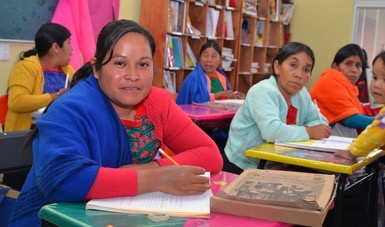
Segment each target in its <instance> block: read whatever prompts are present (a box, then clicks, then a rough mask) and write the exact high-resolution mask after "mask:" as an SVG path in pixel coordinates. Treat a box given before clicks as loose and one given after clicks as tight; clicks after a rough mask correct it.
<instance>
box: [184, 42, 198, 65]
mask: <svg viewBox="0 0 385 227" xmlns="http://www.w3.org/2000/svg"><path fill="white" fill-rule="evenodd" d="M196 63H197V59H196V58H195V55H194V52H193V51H192V49H191V46H190V44H189V43H187V45H186V60H185V64H186V67H188V68H194V67H195V66H196Z"/></svg>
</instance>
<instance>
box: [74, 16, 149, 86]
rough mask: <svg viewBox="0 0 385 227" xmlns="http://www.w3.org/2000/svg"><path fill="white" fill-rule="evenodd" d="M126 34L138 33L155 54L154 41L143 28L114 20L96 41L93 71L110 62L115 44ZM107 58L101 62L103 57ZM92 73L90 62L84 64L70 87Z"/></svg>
mask: <svg viewBox="0 0 385 227" xmlns="http://www.w3.org/2000/svg"><path fill="white" fill-rule="evenodd" d="M128 33H138V34H141V35H143V36H144V37H145V38H146V40H147V41H148V44H149V46H150V48H151V53H152V56H154V54H155V41H154V38H153V37H152V35H151V33H150V32H149V31H147V30H146V29H145V28H144V27H142V26H141V25H139V24H138V23H136V22H135V21H132V20H116V21H112V22H110V23H108V24H107V25H105V26H104V27H103V29H102V30H101V32H100V34H99V36H98V41H97V43H96V51H95V55H94V59H95V70H96V71H100V70H101V68H102V67H103V65H105V64H107V63H108V62H109V61H111V59H112V56H113V54H114V48H115V45H116V43H117V42H118V41H119V40H120V39H121V38H122V37H123V36H124V35H126V34H128ZM107 54H109V55H108V58H107V59H106V60H105V61H104V62H103V60H104V59H105V57H106V56H107ZM91 72H92V65H91V63H90V62H87V63H85V64H84V65H83V66H82V67H81V68H80V69H79V70H77V71H76V72H75V74H74V77H73V79H72V81H71V87H73V86H74V85H75V84H76V83H77V82H79V81H80V80H82V79H85V78H87V77H88V76H89V75H90V74H91Z"/></svg>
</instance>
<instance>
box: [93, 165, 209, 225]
mask: <svg viewBox="0 0 385 227" xmlns="http://www.w3.org/2000/svg"><path fill="white" fill-rule="evenodd" d="M205 176H208V177H209V176H210V173H209V172H207V173H206V174H205ZM212 195H213V194H212V192H211V190H207V191H206V192H205V193H203V194H201V195H184V196H181V195H171V194H167V193H163V192H150V193H144V194H140V195H136V196H125V197H117V198H107V199H93V200H91V201H89V202H88V203H87V205H86V209H94V210H104V211H112V212H120V213H132V214H159V213H162V214H167V215H169V216H176V217H199V218H209V217H210V197H211V196H212Z"/></svg>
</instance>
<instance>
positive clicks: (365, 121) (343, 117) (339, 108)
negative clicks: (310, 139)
mask: <svg viewBox="0 0 385 227" xmlns="http://www.w3.org/2000/svg"><path fill="white" fill-rule="evenodd" d="M364 61H365V59H364V55H363V52H362V49H361V47H360V46H358V45H356V44H348V45H346V46H344V47H342V48H341V49H339V50H338V51H337V53H336V55H335V57H334V60H333V63H332V68H330V69H326V70H325V71H323V73H322V74H321V76H320V78H319V79H318V80H317V81H316V82H315V84H314V85H313V87H312V89H311V90H310V95H311V97H312V99H315V100H316V101H317V104H318V107H319V108H320V110H321V112H322V114H323V115H325V117H326V118H327V119H328V121H329V123H330V125H331V126H332V127H333V135H338V136H347V137H353V138H355V137H357V135H358V132H357V129H358V130H363V129H365V127H366V126H368V125H369V124H370V123H372V122H373V119H374V117H369V116H366V115H364V109H363V107H362V104H361V102H360V100H359V99H358V94H359V93H358V88H357V86H356V85H355V84H356V82H357V80H358V78H359V77H360V75H361V73H362V70H364V69H363V62H364Z"/></svg>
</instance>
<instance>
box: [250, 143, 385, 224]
mask: <svg viewBox="0 0 385 227" xmlns="http://www.w3.org/2000/svg"><path fill="white" fill-rule="evenodd" d="M244 155H245V156H246V157H249V158H257V159H260V162H259V164H258V168H262V169H263V168H264V165H265V164H266V161H273V162H279V163H284V164H290V165H296V166H302V167H307V168H311V169H316V170H320V171H326V172H331V173H337V174H340V176H339V179H338V183H337V193H336V198H335V208H334V209H335V217H336V218H334V219H333V225H334V226H341V223H342V220H341V219H340V217H341V214H342V209H343V204H342V200H343V195H344V191H345V184H346V180H347V178H348V177H349V175H351V174H353V173H354V172H356V171H357V170H359V169H362V168H364V167H365V168H366V171H367V173H368V176H367V177H364V178H362V180H366V181H368V182H370V183H371V185H370V191H369V193H371V195H372V196H370V198H371V199H370V207H371V208H372V209H371V210H370V212H369V214H371V215H373V216H371V217H369V220H371V222H372V223H371V224H368V226H376V225H375V224H376V221H377V212H376V211H377V194H378V193H377V189H378V188H377V183H378V162H377V159H378V158H380V157H382V156H384V155H385V151H384V150H375V151H373V152H371V153H370V154H369V155H368V156H367V157H365V158H359V159H358V160H357V162H355V163H354V162H349V161H348V160H346V159H343V158H338V157H335V156H334V155H333V154H332V153H326V152H318V151H311V150H304V149H296V148H288V147H281V146H275V145H274V144H270V143H267V144H262V145H260V146H257V147H254V148H251V149H249V150H247V151H246V152H245V153H244ZM368 177H370V181H369V180H368V179H369V178H368ZM366 181H365V182H363V183H366ZM356 183H357V184H354V185H359V183H360V181H358V182H356ZM354 185H352V187H353V186H354Z"/></svg>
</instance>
